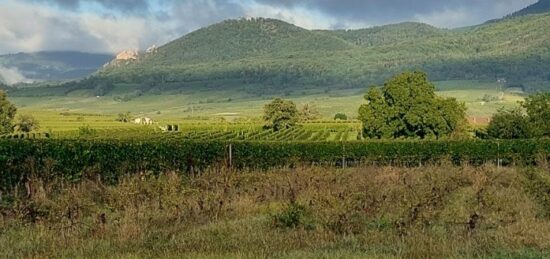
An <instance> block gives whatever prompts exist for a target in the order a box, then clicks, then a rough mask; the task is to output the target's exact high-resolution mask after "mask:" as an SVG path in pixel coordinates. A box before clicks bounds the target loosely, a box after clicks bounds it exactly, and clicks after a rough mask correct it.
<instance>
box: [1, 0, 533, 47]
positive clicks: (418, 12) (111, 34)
mask: <svg viewBox="0 0 550 259" xmlns="http://www.w3.org/2000/svg"><path fill="white" fill-rule="evenodd" d="M535 1H536V0H445V1H441V0H422V1H421V0H419V1H411V0H391V1H390V0H339V1H336V0H334V1H332V0H149V1H148V0H117V1H114V0H113V1H108V0H0V54H4V53H12V52H20V51H24V52H33V51H40V50H75V51H86V52H110V53H114V52H118V51H121V50H126V49H136V48H138V49H141V50H143V49H145V48H147V47H148V46H151V45H153V44H156V45H162V44H164V43H166V42H168V41H171V40H174V39H176V38H178V37H180V36H182V35H183V34H186V33H188V32H190V31H192V30H196V29H198V28H200V27H203V26H207V25H210V24H212V23H215V22H219V21H222V20H225V19H229V18H238V17H242V16H248V17H266V18H276V19H281V20H284V21H287V22H290V23H293V24H296V25H298V26H301V27H304V28H307V29H332V28H339V29H344V28H351V29H357V28H364V27H368V26H372V25H380V24H385V23H388V22H401V21H407V20H416V21H421V22H426V23H429V24H432V25H435V26H439V27H458V26H465V25H473V24H477V23H481V22H483V21H485V20H488V19H493V18H498V17H501V16H503V15H505V14H508V13H510V12H513V11H515V10H518V9H520V8H522V7H525V6H527V5H528V4H531V3H533V2H535ZM93 3H95V5H99V6H100V7H101V8H99V9H100V11H98V10H95V9H93V8H91V9H90V8H88V7H86V6H87V5H90V4H93ZM92 6H93V5H92ZM87 8H88V9H87ZM125 10H126V11H125Z"/></svg>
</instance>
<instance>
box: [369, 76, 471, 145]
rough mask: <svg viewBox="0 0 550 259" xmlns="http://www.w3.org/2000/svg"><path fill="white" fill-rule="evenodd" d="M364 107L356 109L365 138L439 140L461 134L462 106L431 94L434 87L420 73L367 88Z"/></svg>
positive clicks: (462, 121) (462, 122)
mask: <svg viewBox="0 0 550 259" xmlns="http://www.w3.org/2000/svg"><path fill="white" fill-rule="evenodd" d="M365 99H366V100H367V104H364V105H362V106H361V107H360V108H359V118H360V120H361V121H363V128H364V133H365V136H366V137H369V138H384V139H392V138H421V139H425V138H434V139H437V138H441V137H446V136H450V135H452V134H456V133H457V131H462V130H463V129H464V125H465V124H466V119H465V116H466V107H465V105H464V104H463V103H459V102H457V101H456V99H454V98H442V97H438V96H437V95H436V94H435V86H434V84H433V83H431V82H430V81H429V80H428V76H427V74H426V73H423V72H405V73H402V74H400V75H397V76H395V77H394V78H392V79H390V80H389V81H387V82H386V83H385V84H384V87H383V88H378V87H371V88H370V89H369V90H368V92H367V94H366V95H365Z"/></svg>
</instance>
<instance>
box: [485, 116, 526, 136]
mask: <svg viewBox="0 0 550 259" xmlns="http://www.w3.org/2000/svg"><path fill="white" fill-rule="evenodd" d="M487 136H488V137H489V138H497V139H522V138H528V137H529V126H528V125H527V117H526V116H525V115H524V114H523V111H522V110H521V109H514V110H504V109H501V110H499V111H498V112H497V113H496V114H495V115H493V118H492V119H491V122H489V126H488V127H487Z"/></svg>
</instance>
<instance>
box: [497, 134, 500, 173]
mask: <svg viewBox="0 0 550 259" xmlns="http://www.w3.org/2000/svg"><path fill="white" fill-rule="evenodd" d="M497 169H500V142H499V141H498V140H497Z"/></svg>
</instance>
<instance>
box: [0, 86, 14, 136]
mask: <svg viewBox="0 0 550 259" xmlns="http://www.w3.org/2000/svg"><path fill="white" fill-rule="evenodd" d="M16 112H17V109H16V108H15V105H13V104H11V103H10V102H9V101H8V99H7V95H6V93H5V92H4V91H0V134H6V133H11V132H13V118H14V117H15V113H16Z"/></svg>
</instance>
